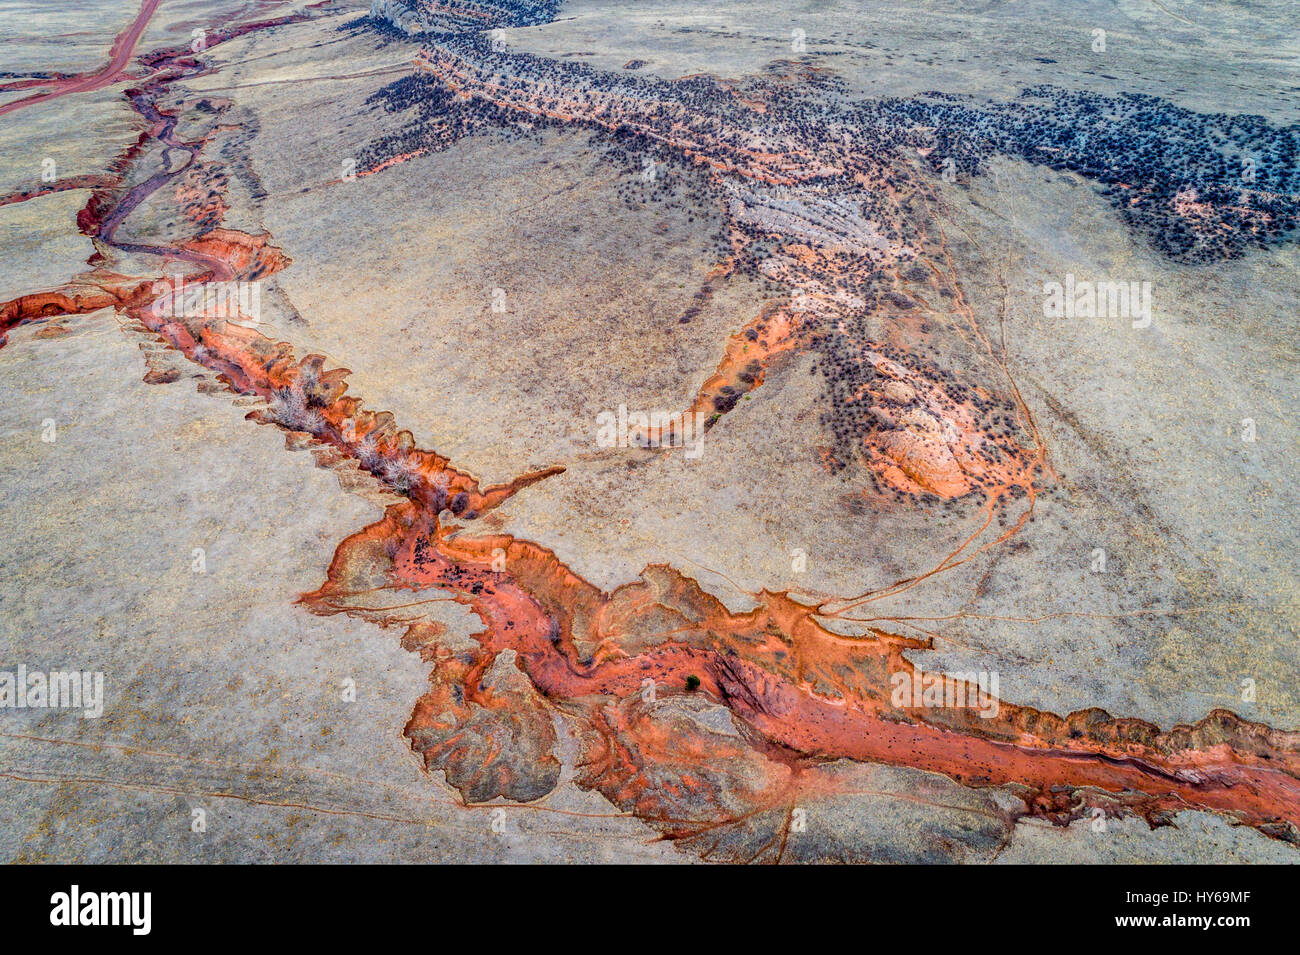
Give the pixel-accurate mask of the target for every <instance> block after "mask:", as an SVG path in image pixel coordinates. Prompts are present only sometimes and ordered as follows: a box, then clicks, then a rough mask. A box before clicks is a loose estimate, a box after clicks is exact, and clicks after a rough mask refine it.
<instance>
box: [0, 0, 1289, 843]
mask: <svg viewBox="0 0 1300 955" xmlns="http://www.w3.org/2000/svg"><path fill="white" fill-rule="evenodd" d="M922 6H924V7H925V9H926V11H927V12H928V13H930V14H931V15H933V17H934V22H933V23H931V24H930V25H929V26H928V27H927V28H926V32H925V33H924V34H922V35H918V33H917V28H916V27H914V26H908V25H907V24H906V23H905V22H904V20H905V18H903V15H902V14H901V13H899V12H891V11H890V10H886V9H875V8H874V7H870V6H869V7H868V9H861V5H852V10H850V9H849V5H835V4H831V5H825V4H809V5H807V6H798V5H796V6H795V7H791V6H789V5H784V4H761V3H760V4H752V5H751V4H742V5H738V6H737V7H736V8H735V10H733V11H729V12H726V13H718V14H695V13H691V12H689V11H688V9H687V8H686V7H684V6H677V5H674V4H671V3H662V4H661V3H654V4H602V3H596V2H576V3H564V4H560V3H551V2H547V3H514V2H509V0H492V2H486V0H483V2H456V3H443V4H439V3H432V2H429V0H377V2H376V3H374V4H373V6H370V7H366V6H365V5H358V4H349V3H338V2H332V0H330V2H325V3H312V4H303V3H282V4H274V5H268V4H238V3H226V4H223V3H221V2H217V0H213V2H212V3H210V4H207V3H200V4H197V5H193V9H191V8H190V7H186V6H181V7H179V8H176V9H169V7H168V4H166V3H165V2H164V3H162V4H159V3H156V2H153V0H147V2H145V3H144V4H143V5H142V6H141V7H140V8H139V9H138V11H137V15H135V17H134V19H133V20H130V21H129V22H127V21H125V20H124V23H123V25H122V26H121V27H120V32H118V33H117V34H116V37H115V38H114V37H113V36H107V35H106V36H103V37H100V38H99V39H98V40H93V41H89V42H88V45H89V46H90V47H92V48H95V49H98V47H96V43H98V44H99V46H100V47H102V50H101V51H100V52H102V53H103V54H104V58H105V59H106V60H107V62H106V63H105V65H103V66H102V67H91V68H88V69H84V70H78V69H75V68H74V67H72V66H70V65H68V64H64V63H57V62H52V61H50V60H49V58H48V56H49V53H50V51H49V50H48V49H47V48H46V44H43V43H41V42H37V41H36V40H35V39H34V38H32V37H30V36H28V37H27V38H26V39H25V40H24V39H23V38H22V37H19V41H20V45H22V46H23V50H24V60H26V59H28V58H30V60H31V62H30V63H26V62H25V63H24V64H23V70H21V71H14V75H13V76H12V77H6V78H5V79H4V80H3V81H2V82H0V90H3V91H4V94H5V99H4V100H3V102H0V123H3V124H4V125H3V127H0V152H2V153H3V155H4V156H5V158H6V164H5V172H4V181H3V182H0V191H2V192H3V196H0V213H4V214H6V215H5V217H4V218H0V226H3V228H4V229H5V230H6V235H12V236H13V237H14V238H13V239H12V240H10V241H12V244H13V248H14V252H13V254H12V255H11V256H10V257H9V269H7V270H6V271H7V272H8V273H9V274H7V275H6V276H5V282H4V288H5V291H4V292H3V293H2V294H3V296H4V298H5V301H4V303H3V305H2V306H0V333H3V335H4V338H3V347H2V348H0V382H2V383H3V395H4V398H3V405H4V406H5V407H6V409H7V421H6V430H5V442H6V443H5V445H4V450H3V468H4V473H5V475H6V484H7V486H8V487H10V488H12V490H11V491H7V492H6V505H5V509H4V535H5V538H6V540H7V541H8V543H7V544H6V550H5V551H4V553H3V554H0V566H2V567H3V568H4V571H5V579H6V583H5V584H4V586H3V588H0V599H2V600H3V603H2V604H0V610H2V611H3V615H4V631H3V641H4V642H3V643H2V644H0V646H3V649H4V660H3V661H0V662H3V663H4V664H5V666H0V669H12V668H13V666H17V665H18V664H19V663H22V664H25V665H26V666H28V667H30V668H32V669H40V668H42V667H44V668H45V669H47V670H54V669H57V668H58V666H60V665H68V666H71V665H73V663H75V664H76V667H77V668H78V669H81V670H96V671H102V672H103V673H104V674H105V685H106V687H107V688H108V689H107V691H106V707H105V714H104V716H103V717H101V718H99V719H96V720H87V721H82V720H81V719H77V718H74V717H72V716H70V715H69V714H68V713H66V712H60V711H58V710H49V711H46V712H41V711H39V710H33V709H27V710H25V711H24V710H19V709H11V710H8V711H0V712H3V713H4V717H5V720H6V723H5V726H4V735H3V737H0V747H2V748H3V752H4V753H5V754H6V756H5V759H4V763H5V765H6V767H7V768H6V770H5V772H4V773H3V778H2V779H0V783H2V786H0V792H3V793H4V799H5V802H6V805H10V806H12V807H13V808H14V812H13V814H12V817H11V818H12V821H11V822H10V823H9V824H7V825H6V826H5V827H4V831H3V832H2V833H0V845H2V846H3V847H4V850H5V853H6V855H7V856H8V857H10V858H18V859H70V858H89V859H95V860H100V859H137V858H175V859H212V860H218V859H220V860H243V859H280V858H301V857H306V858H310V859H320V860H329V859H333V860H342V859H349V858H358V857H360V858H368V859H403V860H437V859H455V860H464V861H468V860H474V859H529V860H554V859H568V860H578V861H594V860H601V859H615V860H632V859H637V860H644V861H679V862H680V861H694V860H699V859H703V860H708V861H729V862H754V861H757V862H779V861H848V862H860V861H995V860H996V861H1053V860H1071V861H1118V860H1141V861H1169V860H1198V861H1234V860H1242V861H1246V860H1253V861H1263V860H1272V861H1284V862H1289V861H1294V859H1295V853H1296V848H1295V846H1296V844H1297V843H1298V842H1300V732H1298V730H1300V725H1298V723H1297V719H1296V713H1297V712H1300V694H1298V693H1297V691H1296V689H1295V681H1294V678H1293V677H1294V673H1295V667H1296V662H1297V652H1296V645H1295V636H1296V625H1297V622H1300V610H1298V608H1300V604H1297V601H1296V594H1295V586H1294V585H1295V561H1294V556H1293V551H1294V527H1295V516H1296V507H1297V504H1300V501H1297V499H1296V491H1295V488H1294V481H1293V479H1292V478H1291V476H1290V468H1289V461H1288V456H1289V454H1290V453H1291V452H1292V451H1293V450H1294V448H1295V444H1296V441H1295V439H1296V428H1295V424H1294V421H1295V414H1294V413H1295V411H1296V410H1297V407H1296V406H1297V402H1298V397H1297V395H1296V391H1295V384H1294V381H1295V375H1294V371H1295V336H1294V323H1295V316H1294V310H1293V306H1292V305H1291V299H1292V297H1293V290H1294V281H1295V275H1296V265H1297V261H1296V255H1297V252H1296V246H1295V243H1294V236H1295V228H1296V225H1297V216H1300V125H1298V124H1297V121H1298V119H1300V117H1297V116H1295V115H1294V114H1293V112H1289V110H1291V107H1290V106H1288V105H1287V103H1288V102H1290V101H1293V100H1294V98H1293V97H1292V98H1291V100H1287V99H1286V97H1284V96H1282V95H1281V94H1282V93H1284V92H1288V93H1293V92H1294V89H1293V88H1289V87H1287V86H1286V83H1287V82H1288V79H1287V77H1288V74H1286V73H1285V71H1283V72H1277V71H1275V69H1274V66H1275V64H1274V61H1273V60H1271V59H1270V58H1268V57H1264V56H1260V57H1257V58H1252V54H1251V50H1252V49H1253V47H1251V46H1250V45H1249V44H1246V45H1245V46H1241V47H1238V46H1237V45H1234V44H1238V43H1239V41H1240V37H1239V36H1238V35H1237V34H1233V35H1232V38H1230V39H1224V40H1223V41H1222V42H1223V44H1224V49H1225V51H1227V50H1229V49H1230V51H1231V52H1232V54H1233V55H1234V56H1235V57H1237V58H1238V60H1239V62H1240V64H1244V65H1243V66H1242V69H1244V70H1245V71H1246V72H1247V73H1248V74H1249V76H1250V79H1251V82H1250V83H1247V84H1243V85H1242V86H1241V87H1240V88H1237V87H1232V88H1225V89H1223V90H1220V91H1219V95H1218V96H1217V98H1215V97H1211V99H1210V101H1209V102H1206V101H1204V100H1203V89H1202V87H1197V92H1195V93H1189V92H1188V89H1189V88H1192V87H1194V86H1196V83H1197V80H1196V78H1197V77H1199V76H1201V75H1202V74H1204V72H1205V71H1206V69H1207V64H1206V62H1205V57H1204V54H1203V53H1202V52H1199V51H1200V49H1201V47H1200V46H1198V45H1197V44H1195V43H1191V42H1190V41H1187V40H1186V38H1185V37H1183V42H1181V43H1180V36H1181V34H1180V33H1179V30H1181V29H1182V28H1181V27H1180V28H1178V29H1175V30H1174V32H1173V33H1172V34H1171V33H1170V32H1169V28H1168V25H1167V24H1163V23H1161V24H1151V23H1148V22H1147V21H1146V19H1145V16H1144V15H1139V14H1138V13H1135V12H1133V11H1129V10H1127V9H1126V8H1123V5H1120V6H1119V7H1112V6H1110V5H1107V6H1105V7H1102V6H1100V5H1098V6H1097V7H1096V8H1094V7H1092V6H1089V5H1083V6H1081V7H1079V8H1077V9H1072V10H1070V11H1068V12H1066V11H1061V10H1059V9H1057V8H1056V6H1054V5H1052V4H1046V3H1043V4H1039V6H1040V7H1041V8H1042V10H1043V12H1044V13H1046V14H1050V15H1051V16H1050V22H1051V23H1052V24H1054V26H1053V27H1052V29H1051V30H1047V29H1046V28H1045V30H1044V32H1043V33H1042V34H1041V35H1035V36H1033V37H1032V38H1031V39H1032V40H1034V41H1036V44H1037V45H1036V46H1035V45H1034V43H1030V42H1029V41H1024V42H1022V44H1021V47H1024V46H1029V47H1032V48H1033V49H1038V50H1039V52H1040V53H1041V54H1042V55H1036V56H1030V55H1029V53H1030V52H1031V50H1028V49H1024V48H1019V47H1018V48H1017V49H1015V50H1011V51H1008V50H1007V48H1006V47H1007V44H1006V42H1005V40H1006V38H1007V37H1008V36H1010V35H1012V34H1011V33H1009V32H1008V31H1009V30H1010V29H1011V26H1012V25H1013V23H1012V19H1011V17H1012V14H1011V13H1010V12H1009V11H1008V10H1006V9H1004V8H1002V7H1000V6H999V5H994V8H993V9H991V10H989V11H984V13H983V14H982V15H972V14H970V13H969V12H963V11H961V10H958V9H956V8H955V7H951V6H949V5H945V4H941V3H927V4H923V5H922ZM1196 6H1197V7H1198V15H1199V16H1200V17H1201V20H1202V22H1207V23H1208V22H1211V21H1210V19H1209V18H1211V17H1214V16H1220V15H1222V11H1220V10H1219V8H1218V7H1217V6H1215V5H1210V4H1198V5H1196ZM209 7H211V9H209ZM272 8H274V9H272ZM109 9H114V10H116V8H115V7H112V5H108V4H106V5H105V10H106V11H107V10H109ZM117 12H118V13H119V14H120V11H117ZM119 19H123V18H121V17H120V16H119ZM1045 22H1048V21H1045ZM1274 26H1276V23H1275V20H1273V19H1269V15H1268V12H1267V11H1265V12H1264V13H1261V14H1260V15H1259V22H1252V24H1251V29H1253V30H1255V31H1256V32H1257V33H1258V34H1259V36H1260V37H1261V38H1263V37H1265V36H1272V34H1271V33H1270V32H1269V31H1270V30H1272V29H1273V28H1274ZM1095 29H1102V30H1103V31H1107V30H1108V31H1110V35H1111V39H1110V41H1109V44H1108V43H1107V42H1103V43H1102V44H1101V49H1100V50H1098V49H1095V47H1096V37H1095V34H1094V31H1095ZM1185 32H1186V31H1185ZM1015 35H1016V36H1019V37H1022V39H1023V37H1024V36H1025V34H1023V33H1016V34H1015ZM1261 43H1262V39H1261ZM1108 51H1109V52H1108ZM1284 52H1285V55H1287V56H1291V57H1292V58H1294V55H1295V50H1294V48H1293V47H1286V48H1285V50H1284ZM88 56H89V54H88ZM1139 56H1140V58H1141V59H1142V62H1143V63H1144V64H1145V69H1144V70H1143V71H1141V72H1140V73H1139V72H1137V71H1135V70H1134V67H1133V64H1134V58H1135V57H1139ZM42 57H45V58H44V59H42ZM90 59H91V60H93V59H94V57H93V56H90ZM939 81H942V82H939ZM1202 86H1203V84H1202ZM1273 94H1276V96H1274V95H1273ZM91 109H93V110H94V111H95V112H94V113H93V121H92V119H91V118H89V114H83V113H78V112H77V111H78V110H91ZM51 170H52V171H51ZM1053 283H1059V284H1061V285H1068V287H1069V289H1070V299H1071V310H1070V312H1069V315H1068V317H1063V316H1062V315H1059V314H1058V315H1053V314H1051V311H1050V308H1049V307H1048V306H1046V305H1045V304H1044V300H1045V296H1047V295H1048V289H1049V287H1051V286H1052V284H1053ZM1098 286H1100V287H1101V291H1100V292H1097V287H1098ZM213 289H218V290H219V291H220V294H219V295H214V294H212V290H213ZM1079 289H1081V290H1082V292H1081V293H1080V294H1076V290H1079ZM1143 295H1146V296H1147V297H1146V298H1145V299H1144V298H1143V297H1142V296H1143ZM1142 301H1145V302H1146V306H1145V307H1143V306H1142V305H1140V304H1139V303H1140V302H1142ZM1119 306H1122V308H1121V307H1119ZM1117 309H1118V310H1117ZM628 409H631V413H630V414H629V413H628ZM602 413H605V414H608V415H609V416H610V419H611V420H617V421H619V422H620V427H619V429H617V430H618V431H619V432H620V434H619V438H620V439H619V440H617V441H614V442H608V441H604V440H602V439H601V438H600V437H599V430H600V429H599V427H598V421H599V420H601V418H600V416H601V415H602ZM687 416H689V420H691V421H698V422H699V430H698V432H697V433H692V436H693V438H695V439H698V445H697V447H696V451H698V452H699V453H698V454H688V453H686V452H687V449H686V448H685V447H683V446H682V445H683V441H682V439H683V437H684V435H683V434H682V431H683V429H684V424H683V423H684V422H685V421H687V420H688V418H687ZM69 661H72V662H69ZM10 664H12V666H10ZM412 757H413V758H412ZM195 809H201V810H203V812H204V813H205V814H206V813H207V812H212V813H213V815H214V817H215V823H214V825H213V826H212V827H211V829H210V830H205V831H204V833H201V834H197V835H199V836H200V837H199V838H195V839H187V838H186V837H184V835H183V834H185V833H186V832H187V830H189V826H190V822H189V820H190V818H191V817H192V816H193V812H194V811H195ZM205 818H206V815H205ZM88 819H89V820H90V821H86V820H88ZM86 829H88V830H89V835H88V836H85V837H82V838H78V837H76V834H77V833H80V832H83V830H86ZM122 832H126V833H129V834H130V837H128V838H125V839H124V838H123V837H121V836H120V835H114V833H117V834H120V833H122ZM174 833H179V834H182V835H179V836H174V835H169V834H174ZM142 847H143V848H142Z"/></svg>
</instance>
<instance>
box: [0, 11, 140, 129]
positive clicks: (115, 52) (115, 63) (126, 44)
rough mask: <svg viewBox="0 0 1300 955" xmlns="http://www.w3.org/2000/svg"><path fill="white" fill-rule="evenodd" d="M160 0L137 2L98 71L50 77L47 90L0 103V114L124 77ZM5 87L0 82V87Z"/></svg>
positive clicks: (108, 83)
mask: <svg viewBox="0 0 1300 955" xmlns="http://www.w3.org/2000/svg"><path fill="white" fill-rule="evenodd" d="M161 3H162V0H143V3H141V4H140V12H139V13H138V14H137V15H136V18H135V20H133V21H132V22H131V24H130V26H128V27H126V29H124V30H123V31H122V32H121V33H119V34H118V35H117V38H116V39H115V40H113V47H112V49H111V50H110V51H109V59H108V62H107V63H105V64H104V65H103V66H101V67H100V68H99V69H98V70H96V71H95V72H93V73H78V74H76V75H75V76H68V77H62V78H60V79H56V80H50V81H49V84H48V85H49V87H50V89H49V90H48V91H47V92H44V93H37V94H36V95H34V96H26V97H23V98H22V99H19V100H14V101H13V102H12V103H5V104H4V105H3V106H0V116H3V115H4V114H5V113H12V112H14V111H15V110H19V109H22V108H24V107H26V106H35V105H36V104H37V103H43V102H45V101H46V100H52V99H57V98H59V97H60V96H68V95H70V94H72V93H87V92H90V91H91V90H98V89H103V88H104V87H105V86H111V85H112V84H114V83H116V82H118V81H119V80H122V79H125V78H126V67H127V64H129V63H130V62H131V57H132V56H134V55H135V48H136V45H137V44H138V43H139V42H140V37H141V36H143V35H144V31H145V28H146V27H148V26H149V21H150V20H152V19H153V15H154V13H155V12H156V11H157V9H158V6H159V4H161ZM5 88H6V87H4V86H3V85H0V89H5Z"/></svg>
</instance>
